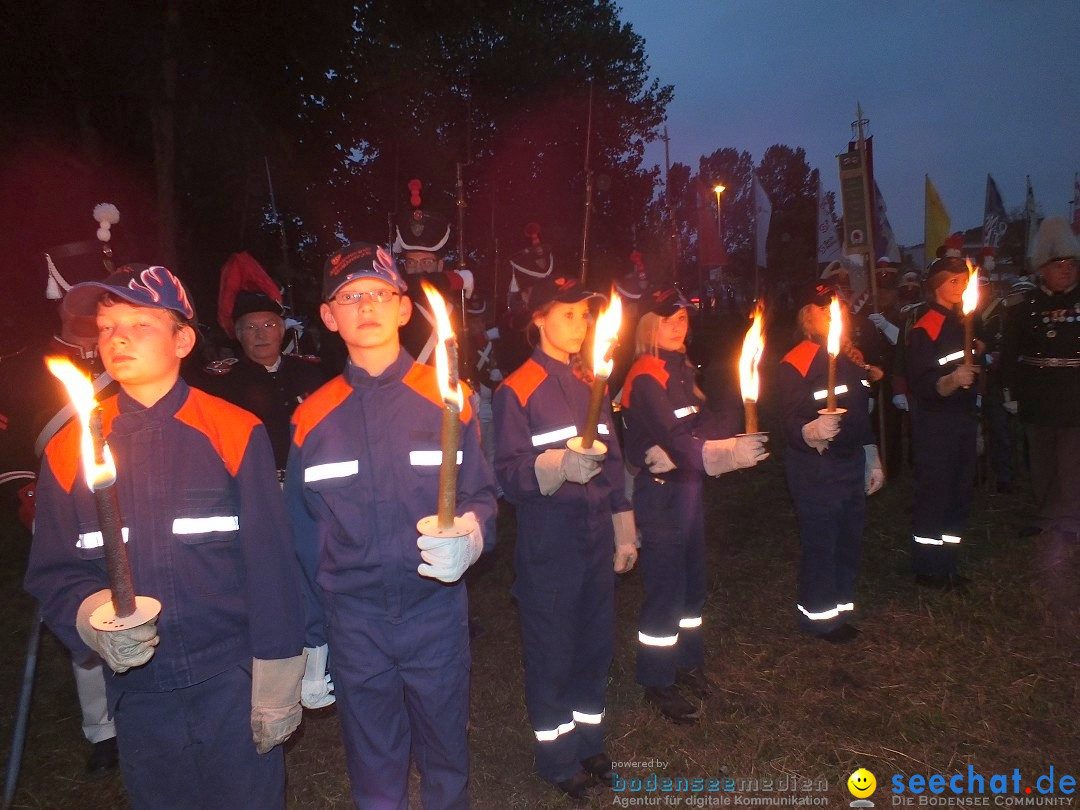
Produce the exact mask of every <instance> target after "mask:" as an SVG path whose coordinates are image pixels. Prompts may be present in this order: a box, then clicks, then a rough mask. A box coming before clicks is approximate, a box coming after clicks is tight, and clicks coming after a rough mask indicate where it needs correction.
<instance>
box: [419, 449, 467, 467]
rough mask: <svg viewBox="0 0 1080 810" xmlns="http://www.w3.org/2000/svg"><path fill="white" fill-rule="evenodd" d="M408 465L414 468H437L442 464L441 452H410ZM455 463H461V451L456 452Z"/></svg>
mask: <svg viewBox="0 0 1080 810" xmlns="http://www.w3.org/2000/svg"><path fill="white" fill-rule="evenodd" d="M409 463H410V464H412V465H413V466H414V467H438V466H440V465H441V464H442V450H410V451H409ZM457 463H458V464H460V463H461V451H460V450H458V451H457Z"/></svg>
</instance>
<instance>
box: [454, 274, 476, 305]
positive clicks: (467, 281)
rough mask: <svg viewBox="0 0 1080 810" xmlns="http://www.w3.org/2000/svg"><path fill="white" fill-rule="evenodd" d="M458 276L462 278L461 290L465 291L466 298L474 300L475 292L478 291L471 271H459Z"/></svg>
mask: <svg viewBox="0 0 1080 810" xmlns="http://www.w3.org/2000/svg"><path fill="white" fill-rule="evenodd" d="M457 274H458V275H459V276H461V288H462V289H463V290H464V291H465V297H466V298H472V294H473V290H474V289H476V280H475V279H474V278H473V274H472V271H471V270H458V271H457Z"/></svg>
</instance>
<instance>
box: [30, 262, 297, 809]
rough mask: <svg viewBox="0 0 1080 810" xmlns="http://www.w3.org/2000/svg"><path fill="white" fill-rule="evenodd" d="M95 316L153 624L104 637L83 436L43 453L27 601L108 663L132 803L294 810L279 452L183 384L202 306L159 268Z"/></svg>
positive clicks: (121, 287)
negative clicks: (97, 621) (116, 387)
mask: <svg viewBox="0 0 1080 810" xmlns="http://www.w3.org/2000/svg"><path fill="white" fill-rule="evenodd" d="M65 306H67V307H68V308H69V309H70V310H71V311H72V312H73V313H75V314H77V315H96V317H97V325H98V335H99V337H98V347H99V350H100V352H101V357H102V360H103V361H104V363H105V368H106V370H107V371H108V372H109V374H110V375H112V377H113V378H114V379H116V380H117V382H119V383H120V386H121V391H120V393H119V394H117V395H116V396H115V397H110V398H109V399H107V400H105V401H104V402H103V403H102V405H101V408H102V411H103V414H104V418H103V424H104V434H105V438H106V440H107V442H108V444H109V447H110V448H111V450H112V454H113V457H114V458H115V459H116V465H117V474H116V484H115V486H116V487H117V490H118V494H119V501H120V509H121V514H122V516H123V520H124V532H125V535H126V540H127V549H128V555H129V557H130V560H131V568H132V579H133V581H134V583H135V586H136V590H137V592H138V593H140V594H144V595H147V596H152V597H155V598H157V599H158V600H159V601H160V602H161V603H162V611H161V614H160V616H159V617H158V618H157V621H156V623H150V624H144V625H141V626H139V627H136V628H132V629H130V630H120V631H114V632H112V633H105V632H101V631H99V630H96V629H94V628H93V627H91V625H90V623H89V615H90V613H91V612H92V611H93V610H94V609H95V608H97V607H98V606H100V605H102V604H104V603H106V602H108V601H109V600H110V599H111V597H112V594H111V591H110V590H109V587H108V578H107V577H106V572H105V564H104V549H103V546H102V532H101V526H100V525H99V522H98V516H97V511H96V509H95V504H94V496H93V495H92V493H91V492H90V490H89V488H88V487H87V485H86V483H85V480H84V478H83V476H82V474H81V471H80V466H81V459H80V438H81V426H80V425H79V424H78V423H76V422H72V423H69V424H68V425H67V426H66V427H65V428H64V429H63V430H61V431H60V432H59V433H58V434H57V435H56V436H55V437H54V438H53V439H52V441H50V442H49V444H48V446H47V447H46V450H45V459H44V461H43V463H42V469H41V476H40V481H39V484H38V492H37V501H38V509H37V520H36V525H35V532H34V543H33V547H32V548H31V553H30V562H29V566H28V570H27V574H26V588H27V590H28V591H30V593H32V594H33V595H34V596H35V597H36V598H37V599H38V600H40V601H41V603H42V607H43V610H44V617H45V621H46V622H47V623H48V625H49V627H50V628H51V629H52V630H53V632H55V633H56V634H57V636H58V637H59V638H60V639H61V641H63V642H64V644H65V645H66V646H67V647H69V648H70V649H71V650H72V652H73V654H74V655H75V656H76V657H78V656H82V657H86V656H88V655H89V654H90V653H91V652H94V653H97V654H98V655H100V656H101V657H102V658H103V659H104V660H105V662H106V663H107V664H108V665H109V667H110V668H111V669H112V670H113V672H114V673H115V674H113V675H111V676H110V677H109V678H108V679H107V687H108V693H109V698H110V703H111V705H112V708H113V715H114V717H115V720H116V727H117V734H118V739H119V744H120V755H121V766H122V771H123V777H124V785H125V787H126V789H127V793H128V798H129V800H130V801H131V804H132V805H133V806H134V807H136V808H166V807H176V808H187V807H252V806H257V807H284V803H285V796H284V781H285V764H284V756H283V753H282V750H281V748H280V747H278V744H279V743H281V742H283V741H284V740H285V739H287V738H288V737H289V735H290V734H291V733H292V731H293V730H295V729H296V727H297V726H298V725H299V722H300V713H301V710H300V680H301V677H302V675H303V671H304V656H303V625H302V618H303V614H302V607H301V601H300V591H299V576H298V569H297V563H296V559H295V556H294V554H293V550H292V545H291V538H290V536H289V534H288V531H287V528H286V527H287V522H286V521H287V518H286V515H285V511H284V505H283V503H282V500H281V490H280V487H279V486H278V483H277V481H276V479H275V476H274V472H273V456H272V455H271V451H270V442H269V440H268V439H267V436H266V431H265V429H264V428H263V426H262V425H261V424H260V423H259V421H258V420H257V419H256V418H255V417H254V416H252V415H251V414H249V413H247V412H246V411H242V410H240V409H239V408H236V407H235V406H232V405H230V404H228V403H226V402H224V401H222V400H219V399H217V398H215V397H211V396H209V395H208V394H205V393H203V392H201V391H198V390H195V389H190V388H188V386H187V384H186V383H185V382H184V381H183V380H181V379H180V362H181V360H182V359H183V358H184V357H186V356H187V355H188V354H189V353H190V352H191V349H192V347H193V346H194V343H195V333H194V330H193V329H192V326H191V324H192V323H193V322H194V318H195V311H194V308H193V307H192V305H191V303H190V301H189V299H188V296H187V293H186V291H185V290H184V288H183V285H182V284H181V283H180V281H179V279H177V278H176V276H174V275H173V274H172V273H171V272H170V271H169V270H167V269H166V268H164V267H147V266H145V265H129V266H127V267H126V268H122V269H121V270H120V271H118V272H116V273H114V274H113V275H111V276H109V277H108V278H107V279H105V280H104V281H100V282H86V283H83V284H78V285H76V286H75V287H73V288H72V289H71V291H70V292H69V293H68V295H67V299H66V301H65Z"/></svg>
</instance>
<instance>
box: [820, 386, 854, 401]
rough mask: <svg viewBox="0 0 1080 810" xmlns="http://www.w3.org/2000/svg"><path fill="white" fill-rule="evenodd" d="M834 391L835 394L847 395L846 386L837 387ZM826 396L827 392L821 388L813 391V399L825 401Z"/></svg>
mask: <svg viewBox="0 0 1080 810" xmlns="http://www.w3.org/2000/svg"><path fill="white" fill-rule="evenodd" d="M834 390H835V391H836V393H837V394H846V393H847V386H846V385H838V386H836V388H835V389H834ZM828 395H829V392H828V391H826V390H825V389H824V388H822V389H821V390H820V391H815V392H814V399H825V397H827V396H828Z"/></svg>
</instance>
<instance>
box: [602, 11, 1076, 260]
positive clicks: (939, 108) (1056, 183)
mask: <svg viewBox="0 0 1080 810" xmlns="http://www.w3.org/2000/svg"><path fill="white" fill-rule="evenodd" d="M620 5H621V7H622V18H623V19H624V20H626V21H627V22H629V23H630V24H631V25H632V26H633V28H634V30H635V31H636V32H637V33H638V34H640V35H641V36H643V37H644V38H645V43H646V52H647V54H648V59H649V64H650V67H651V69H652V74H653V75H654V76H655V77H657V78H659V79H660V81H661V83H663V84H673V85H674V86H675V100H674V102H673V103H672V104H671V105H670V107H669V108H668V128H669V134H670V136H671V159H672V161H673V162H674V161H681V162H683V163H689V164H690V165H691V167H692V168H693V169H694V170H695V171H696V169H697V160H698V157H699V156H700V155H702V154H703V153H711V152H712V151H713V150H714V149H717V148H720V147H724V146H734V147H737V148H739V149H745V150H747V151H749V152H750V154H751V155H752V156H753V158H754V161H755V162H757V161H758V160H760V159H761V156H762V154H763V153H764V151H765V149H767V148H768V147H769V146H771V145H772V144H774V143H783V144H787V145H788V146H791V147H793V148H794V147H798V146H801V147H803V148H804V149H805V150H806V153H807V159H808V161H809V163H810V165H811V166H813V167H816V168H819V169H821V175H822V183H823V186H824V188H825V189H826V190H830V189H831V190H836V189H837V187H838V180H837V168H836V159H835V156H836V154H837V153H839V152H841V151H844V150H845V149H846V144H847V139H848V137H849V134H850V131H851V130H850V124H851V122H852V121H853V120H854V119H855V108H856V102H861V104H862V108H863V114H864V116H865V117H867V118H869V119H870V130H869V132H870V134H873V135H874V163H875V174H876V177H877V181H878V185H879V186H880V187H881V190H882V193H883V194H884V196H885V200H886V202H887V204H888V212H889V219H890V221H891V223H892V226H893V229H894V230H895V232H896V236H897V239H898V241H899V242H900V243H901V244H907V245H910V244H915V243H919V242H922V239H923V175H924V174H929V175H930V179H931V180H932V181H933V183H934V185H935V186H936V187H937V190H938V192H939V194H940V195H941V197H942V200H943V201H944V203H945V206H946V208H947V209H948V211H949V214H950V215H951V217H952V224H953V229H954V230H957V229H960V228H970V227H974V226H977V225H981V224H982V212H983V194H984V190H985V186H986V175H987V173H989V174H991V175H993V177H994V179H995V181H997V184H998V188H1000V190H1001V193H1002V196H1003V197H1004V200H1005V206H1006V208H1007V209H1010V210H1011V209H1013V208H1014V207H1017V206H1021V205H1023V202H1024V194H1025V181H1024V176H1025V175H1031V182H1032V186H1033V188H1034V191H1035V199H1036V202H1037V203H1038V205H1039V207H1040V209H1041V211H1042V213H1043V214H1044V215H1052V214H1058V215H1068V213H1069V201H1070V200H1071V199H1072V193H1073V173H1074V172H1076V171H1080V78H1078V73H1080V70H1078V68H1077V63H1078V61H1080V59H1078V52H1080V2H1077V1H1076V0H1031V1H1030V2H1022V3H1021V2H1007V1H1006V0H944V2H943V1H942V0H936V1H932V0H914V1H913V0H904V2H893V3H885V2H848V3H838V2H834V0H820V1H815V2H810V0H785V1H784V2H778V1H777V0H723V2H721V1H720V0H670V1H668V2H661V0H621V2H620ZM648 159H649V162H650V163H657V164H659V165H661V166H662V165H663V159H664V154H663V147H662V145H656V146H653V147H651V148H650V151H649V152H648Z"/></svg>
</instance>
